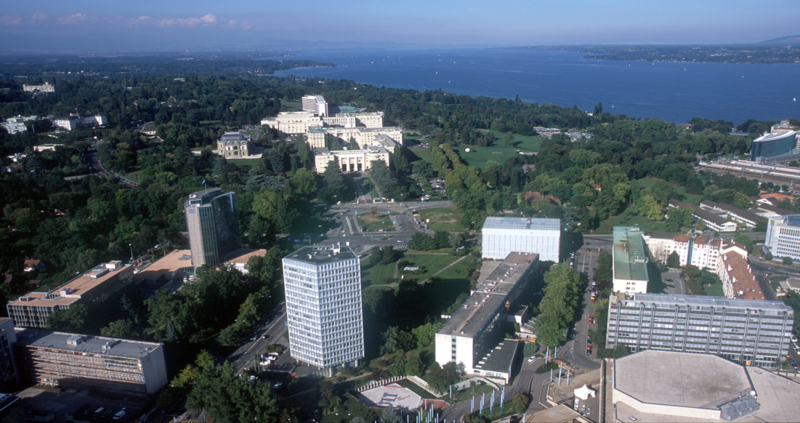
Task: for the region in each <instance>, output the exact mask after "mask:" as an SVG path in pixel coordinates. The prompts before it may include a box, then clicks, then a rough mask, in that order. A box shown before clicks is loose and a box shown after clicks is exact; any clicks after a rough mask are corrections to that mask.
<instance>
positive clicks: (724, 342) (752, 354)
mask: <svg viewBox="0 0 800 423" xmlns="http://www.w3.org/2000/svg"><path fill="white" fill-rule="evenodd" d="M608 310H609V311H608V327H607V338H606V348H615V347H616V346H617V345H619V344H622V345H625V346H627V347H628V349H630V351H631V352H637V351H644V350H662V351H681V352H691V353H701V354H714V355H718V356H721V357H724V358H727V359H729V360H733V361H736V362H739V363H742V364H747V365H755V366H761V367H764V368H768V369H777V368H778V367H780V365H781V364H782V362H783V360H784V358H785V357H786V354H788V353H789V345H790V342H791V336H792V325H793V322H794V311H793V310H792V308H791V307H789V306H787V305H786V304H784V303H783V302H781V301H765V300H748V299H731V298H722V297H709V296H705V295H676V294H640V293H637V294H623V293H619V294H615V295H612V296H611V297H610V298H609V307H608Z"/></svg>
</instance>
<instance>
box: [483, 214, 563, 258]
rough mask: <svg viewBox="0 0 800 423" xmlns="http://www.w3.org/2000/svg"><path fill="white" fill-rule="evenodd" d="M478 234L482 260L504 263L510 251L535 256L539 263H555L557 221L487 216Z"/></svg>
mask: <svg viewBox="0 0 800 423" xmlns="http://www.w3.org/2000/svg"><path fill="white" fill-rule="evenodd" d="M481 235H482V254H483V258H489V259H493V260H505V259H506V257H507V256H508V255H509V254H510V253H511V252H518V253H536V254H538V255H539V257H538V259H539V260H541V261H552V262H555V263H558V262H559V254H560V251H561V250H560V246H561V220H559V219H534V218H530V217H487V218H486V220H485V221H484V223H483V229H481Z"/></svg>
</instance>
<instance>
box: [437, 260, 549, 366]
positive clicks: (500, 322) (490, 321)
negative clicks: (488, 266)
mask: <svg viewBox="0 0 800 423" xmlns="http://www.w3.org/2000/svg"><path fill="white" fill-rule="evenodd" d="M538 265H539V255H538V254H533V253H518V252H512V253H510V254H508V255H507V257H506V259H505V260H503V262H502V263H500V265H499V266H497V268H496V269H495V270H494V271H493V272H492V273H491V274H490V275H489V276H488V277H487V278H486V279H485V280H483V281H479V283H478V287H477V289H476V290H475V291H474V292H473V293H472V295H471V296H470V297H469V298H468V299H467V301H465V302H464V304H462V305H461V306H460V307H459V308H458V309H457V310H456V312H455V313H453V315H452V316H451V317H450V319H448V320H447V322H445V324H444V325H443V326H442V327H441V328H440V329H439V331H437V332H436V362H437V363H439V365H441V366H444V365H445V364H447V363H449V362H451V361H452V362H454V363H456V366H457V368H458V369H459V370H460V371H463V372H466V373H469V374H483V375H487V376H496V377H503V376H502V375H500V374H499V373H502V372H501V370H504V369H506V368H507V367H508V363H509V362H510V361H508V360H510V359H511V358H513V354H512V352H511V349H512V348H516V345H517V343H516V342H515V341H513V340H507V341H504V337H505V330H506V327H507V322H508V320H509V319H508V317H509V315H512V316H513V312H512V311H511V310H516V309H517V306H519V305H520V303H521V302H522V301H523V300H525V298H527V297H528V295H530V289H531V282H532V281H533V278H534V275H535V274H536V273H535V272H536V270H537V269H538ZM506 342H508V343H509V344H508V345H506ZM501 343H502V344H503V345H500V344H501ZM498 346H500V347H501V348H500V350H502V351H505V352H501V353H499V354H500V355H499V356H498V357H497V358H495V359H494V360H492V361H491V364H489V361H487V360H488V357H489V356H490V355H493V354H494V350H495V348H496V347H498ZM514 351H515V350H514ZM489 353H491V354H489ZM500 356H503V357H505V358H503V357H500ZM501 358H503V359H502V360H501ZM509 371H510V370H509ZM494 373H498V374H494ZM511 377H513V375H512V376H511Z"/></svg>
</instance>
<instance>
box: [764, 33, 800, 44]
mask: <svg viewBox="0 0 800 423" xmlns="http://www.w3.org/2000/svg"><path fill="white" fill-rule="evenodd" d="M757 44H768V45H791V46H798V45H800V35H788V36H786V37H778V38H773V39H771V40H767V41H761V42H760V43H757Z"/></svg>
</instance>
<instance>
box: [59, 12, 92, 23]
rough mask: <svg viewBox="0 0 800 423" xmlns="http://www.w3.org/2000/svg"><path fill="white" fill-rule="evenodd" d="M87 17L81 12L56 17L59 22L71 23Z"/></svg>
mask: <svg viewBox="0 0 800 423" xmlns="http://www.w3.org/2000/svg"><path fill="white" fill-rule="evenodd" d="M88 19H89V17H88V16H86V15H84V14H83V13H73V14H72V15H69V16H62V17H60V18H58V20H59V22H61V23H65V24H73V23H77V22H82V21H85V20H88Z"/></svg>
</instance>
